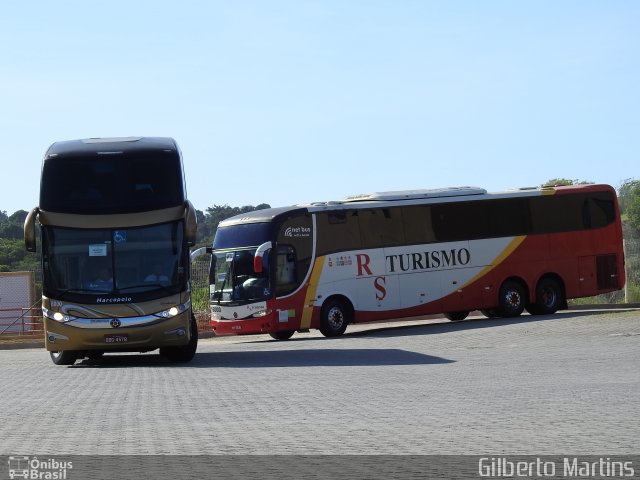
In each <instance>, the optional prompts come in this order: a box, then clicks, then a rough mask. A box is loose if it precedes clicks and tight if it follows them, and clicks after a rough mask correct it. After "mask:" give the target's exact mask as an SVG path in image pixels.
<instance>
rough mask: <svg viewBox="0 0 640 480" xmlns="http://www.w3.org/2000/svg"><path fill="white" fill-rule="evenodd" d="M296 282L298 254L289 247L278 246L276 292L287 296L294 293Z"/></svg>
mask: <svg viewBox="0 0 640 480" xmlns="http://www.w3.org/2000/svg"><path fill="white" fill-rule="evenodd" d="M296 286H297V282H296V254H295V250H294V249H293V248H292V247H290V246H288V245H281V246H278V249H277V255H276V292H277V293H278V294H285V293H289V292H292V291H293V290H294V289H295V288H296Z"/></svg>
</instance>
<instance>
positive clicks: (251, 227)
mask: <svg viewBox="0 0 640 480" xmlns="http://www.w3.org/2000/svg"><path fill="white" fill-rule="evenodd" d="M270 226H271V224H270V223H245V224H241V225H231V226H229V227H220V228H218V229H217V230H216V236H215V238H214V239H213V249H214V250H221V249H223V248H238V247H257V246H258V245H262V244H263V243H264V242H267V241H269V240H270V237H269V227H270Z"/></svg>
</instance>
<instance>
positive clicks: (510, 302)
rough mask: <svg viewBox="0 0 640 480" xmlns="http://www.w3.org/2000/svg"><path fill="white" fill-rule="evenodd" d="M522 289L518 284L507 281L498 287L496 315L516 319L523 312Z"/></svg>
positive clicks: (523, 297) (523, 298) (523, 296)
mask: <svg viewBox="0 0 640 480" xmlns="http://www.w3.org/2000/svg"><path fill="white" fill-rule="evenodd" d="M524 304H525V293H524V288H522V285H521V284H520V283H518V282H515V281H513V280H508V281H506V282H504V283H503V284H502V286H501V287H500V297H499V299H498V313H499V314H500V316H501V317H505V318H509V317H517V316H518V315H520V314H521V313H522V311H523V310H524Z"/></svg>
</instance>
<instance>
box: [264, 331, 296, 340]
mask: <svg viewBox="0 0 640 480" xmlns="http://www.w3.org/2000/svg"><path fill="white" fill-rule="evenodd" d="M294 333H296V331H295V330H280V331H279V332H271V333H270V334H269V336H270V337H271V338H273V339H274V340H289V339H290V338H291V337H292V336H293V334H294Z"/></svg>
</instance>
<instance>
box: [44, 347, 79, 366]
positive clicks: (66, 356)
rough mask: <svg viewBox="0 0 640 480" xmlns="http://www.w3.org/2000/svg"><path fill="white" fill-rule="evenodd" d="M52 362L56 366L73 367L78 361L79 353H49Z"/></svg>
mask: <svg viewBox="0 0 640 480" xmlns="http://www.w3.org/2000/svg"><path fill="white" fill-rule="evenodd" d="M49 355H51V361H53V363H55V364H56V365H73V364H74V363H76V360H77V359H78V352H76V351H73V350H58V351H57V352H49Z"/></svg>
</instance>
